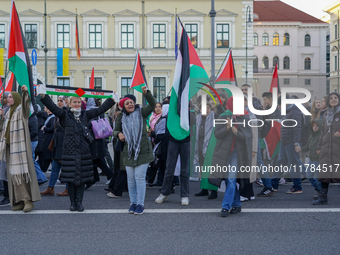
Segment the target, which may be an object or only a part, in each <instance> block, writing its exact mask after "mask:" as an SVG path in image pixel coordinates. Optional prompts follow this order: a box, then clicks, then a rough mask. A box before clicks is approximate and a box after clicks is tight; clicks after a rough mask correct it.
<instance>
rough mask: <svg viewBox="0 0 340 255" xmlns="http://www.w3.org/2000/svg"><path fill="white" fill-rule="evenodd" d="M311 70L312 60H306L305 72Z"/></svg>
mask: <svg viewBox="0 0 340 255" xmlns="http://www.w3.org/2000/svg"><path fill="white" fill-rule="evenodd" d="M310 69H311V60H310V58H308V57H307V58H305V70H310Z"/></svg>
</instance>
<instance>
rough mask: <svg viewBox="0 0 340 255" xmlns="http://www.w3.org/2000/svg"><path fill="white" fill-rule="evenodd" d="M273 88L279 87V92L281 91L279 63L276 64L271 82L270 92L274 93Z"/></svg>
mask: <svg viewBox="0 0 340 255" xmlns="http://www.w3.org/2000/svg"><path fill="white" fill-rule="evenodd" d="M273 88H277V93H280V87H279V75H278V73H277V63H276V65H275V69H274V73H273V78H272V83H271V84H270V89H269V92H270V93H273Z"/></svg>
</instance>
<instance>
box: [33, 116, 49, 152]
mask: <svg viewBox="0 0 340 255" xmlns="http://www.w3.org/2000/svg"><path fill="white" fill-rule="evenodd" d="M36 115H37V118H38V145H37V148H36V149H35V153H42V152H43V144H44V132H43V131H41V128H42V127H43V126H44V123H45V121H46V119H47V117H48V114H47V112H45V111H40V112H37V114H36Z"/></svg>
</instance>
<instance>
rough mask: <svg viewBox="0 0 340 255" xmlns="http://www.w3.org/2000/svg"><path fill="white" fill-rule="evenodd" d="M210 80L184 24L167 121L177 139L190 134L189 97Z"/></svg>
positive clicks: (170, 130)
mask: <svg viewBox="0 0 340 255" xmlns="http://www.w3.org/2000/svg"><path fill="white" fill-rule="evenodd" d="M208 81H209V76H208V75H207V73H206V71H205V70H204V67H203V64H202V62H201V60H200V59H199V57H198V55H197V52H196V50H195V48H194V46H193V45H192V43H191V41H190V39H189V37H188V34H187V32H186V31H185V29H184V27H183V26H182V35H181V41H180V46H179V51H178V56H177V63H176V69H175V76H174V83H173V86H172V89H171V98H170V105H169V113H168V119H170V120H171V121H168V122H167V127H168V130H169V132H170V134H171V136H172V137H174V138H175V139H177V140H183V139H184V138H186V137H188V135H189V134H190V128H189V99H190V98H192V97H193V96H194V95H195V94H197V92H198V91H199V90H200V88H201V87H202V86H203V85H202V83H203V84H205V83H208Z"/></svg>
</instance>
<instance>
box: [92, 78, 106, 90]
mask: <svg viewBox="0 0 340 255" xmlns="http://www.w3.org/2000/svg"><path fill="white" fill-rule="evenodd" d="M90 82H91V77H90V78H89V84H90ZM102 88H103V78H102V77H94V89H102Z"/></svg>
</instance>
